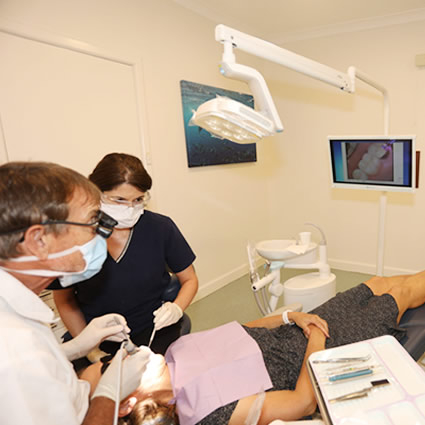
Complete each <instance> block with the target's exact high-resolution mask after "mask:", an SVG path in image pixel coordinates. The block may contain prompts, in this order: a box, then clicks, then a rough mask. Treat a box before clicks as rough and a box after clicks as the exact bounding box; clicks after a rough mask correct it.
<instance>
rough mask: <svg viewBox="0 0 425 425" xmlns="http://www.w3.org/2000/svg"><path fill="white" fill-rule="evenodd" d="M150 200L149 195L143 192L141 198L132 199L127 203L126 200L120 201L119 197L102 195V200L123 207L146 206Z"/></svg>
mask: <svg viewBox="0 0 425 425" xmlns="http://www.w3.org/2000/svg"><path fill="white" fill-rule="evenodd" d="M150 199H151V194H150V193H149V192H145V193H144V194H143V195H142V196H139V197H138V198H136V199H134V200H133V201H127V199H121V198H120V197H119V196H109V195H105V194H104V193H103V194H102V200H103V201H108V202H109V203H113V204H117V205H125V206H126V207H135V206H137V205H143V206H146V205H147V203H148V202H149V200H150Z"/></svg>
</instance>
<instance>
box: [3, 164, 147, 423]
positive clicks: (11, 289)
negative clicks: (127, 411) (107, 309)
mask: <svg viewBox="0 0 425 425" xmlns="http://www.w3.org/2000/svg"><path fill="white" fill-rule="evenodd" d="M99 206H100V193H99V191H98V189H97V188H96V187H95V186H94V185H93V184H92V183H90V182H89V181H88V180H87V179H86V178H85V177H83V176H82V175H80V174H79V173H77V172H75V171H72V170H70V169H68V168H64V167H62V166H59V165H56V164H51V163H41V162H40V163H37V162H33V163H30V162H11V163H7V164H4V165H2V166H0V382H1V388H2V390H1V397H0V423H2V424H6V423H15V424H24V423H25V424H40V425H57V424H61V425H68V424H69V425H74V424H75V425H76V424H85V425H89V424H90V425H91V424H95V425H97V424H112V422H113V414H114V406H115V401H116V400H115V397H116V395H115V390H114V389H115V387H116V375H115V373H114V371H116V369H117V368H118V367H119V366H120V363H121V362H122V380H121V394H120V398H124V397H126V396H128V395H129V394H130V393H131V392H133V391H134V390H135V389H136V388H137V386H138V385H139V383H140V379H141V376H142V373H143V371H144V369H145V368H146V363H147V361H148V358H149V350H140V351H139V352H138V353H136V354H135V355H133V356H129V357H127V358H123V356H120V357H118V356H116V357H115V358H114V360H113V362H112V363H113V364H114V365H115V366H114V367H112V368H111V371H110V372H108V371H107V373H105V374H104V375H103V376H102V378H101V379H100V381H99V383H98V384H97V386H96V388H94V387H91V384H90V382H88V381H85V380H83V379H78V377H77V375H76V374H75V372H74V369H73V367H72V364H71V363H70V361H69V360H73V359H76V358H78V357H81V356H85V355H86V354H87V353H88V352H89V351H91V350H92V349H93V348H94V347H95V346H96V345H98V344H99V343H100V342H101V341H103V340H105V339H107V338H108V339H111V340H114V341H121V340H123V338H124V337H125V335H126V332H127V331H128V328H127V326H126V322H125V319H124V318H123V317H122V316H120V315H118V314H109V315H107V316H102V317H99V318H97V319H95V320H93V321H91V322H90V323H89V324H88V326H87V327H86V328H85V329H84V331H83V332H81V333H80V335H79V336H78V337H77V338H74V339H73V340H72V341H70V342H68V343H65V344H62V345H60V344H58V343H57V341H56V339H55V336H54V335H53V333H52V331H51V329H50V324H52V323H53V322H54V314H53V312H52V311H51V310H50V308H49V307H48V306H47V305H46V304H45V303H44V302H43V301H42V300H41V299H40V298H39V297H38V295H39V294H40V292H41V291H42V290H43V289H45V288H46V287H47V286H48V285H49V284H50V283H51V282H52V281H53V280H54V279H56V278H59V280H60V282H61V285H63V286H68V285H71V284H74V283H76V282H79V281H81V280H84V279H88V278H89V277H91V276H93V275H95V274H96V273H97V272H98V271H99V270H100V268H101V267H102V264H103V262H104V260H105V258H106V238H107V237H108V236H109V235H110V234H111V233H112V230H113V227H114V225H115V224H116V222H115V220H113V219H111V217H109V216H107V215H106V214H104V213H101V212H100V211H99ZM90 394H91V402H90V400H89V396H90ZM118 401H119V400H118Z"/></svg>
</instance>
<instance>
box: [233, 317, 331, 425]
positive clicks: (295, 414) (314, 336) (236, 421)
mask: <svg viewBox="0 0 425 425" xmlns="http://www.w3.org/2000/svg"><path fill="white" fill-rule="evenodd" d="M325 341H326V337H325V335H324V334H323V332H322V331H321V330H320V329H319V328H317V327H316V326H313V325H310V338H309V340H308V345H307V349H306V352H305V355H304V362H303V365H302V368H301V371H300V375H299V377H298V381H297V385H296V388H295V390H294V391H289V390H287V391H269V392H267V393H266V398H265V401H264V405H263V408H262V411H261V416H260V419H259V421H258V425H267V424H270V422H272V421H274V420H275V419H281V420H288V421H289V420H297V419H300V418H302V417H303V416H307V415H311V414H312V413H313V412H314V410H315V409H316V399H315V397H314V391H313V387H312V385H311V382H310V378H309V376H308V372H307V366H306V361H307V359H308V357H309V355H310V354H312V353H314V352H316V351H319V350H323V349H324V348H325ZM255 399H256V396H250V397H245V398H243V399H241V400H239V402H238V404H237V405H236V409H235V411H234V412H233V414H232V416H231V418H230V421H229V425H243V424H244V423H245V419H246V418H247V416H248V413H249V409H250V407H251V405H252V404H253V403H254V401H255Z"/></svg>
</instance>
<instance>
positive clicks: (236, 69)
mask: <svg viewBox="0 0 425 425" xmlns="http://www.w3.org/2000/svg"><path fill="white" fill-rule="evenodd" d="M215 39H216V41H219V42H220V43H222V44H223V46H224V51H223V57H222V61H221V63H220V72H221V73H222V74H223V75H224V76H225V77H228V78H232V79H235V80H240V81H244V82H246V83H247V84H248V85H249V87H250V89H251V91H252V93H253V95H254V100H255V104H256V106H257V111H256V110H254V109H252V108H249V107H247V106H246V105H243V104H241V103H239V102H236V101H234V100H232V99H228V98H223V97H221V98H220V97H218V98H216V99H211V100H209V101H207V102H205V103H203V104H202V105H200V106H199V108H198V109H197V111H195V112H194V114H193V117H192V120H191V123H192V124H194V125H198V126H199V127H202V128H204V129H205V130H207V131H209V132H210V133H212V134H213V135H214V136H216V137H219V138H222V139H223V138H226V139H229V140H232V141H233V142H236V143H253V142H256V141H258V140H261V139H262V138H263V137H267V136H271V135H274V134H275V133H277V132H281V131H283V125H282V122H281V120H280V118H279V114H278V113H277V110H276V107H275V104H274V102H273V99H272V96H271V94H270V91H269V89H268V87H267V84H266V82H265V80H264V78H263V76H262V75H261V74H260V73H259V72H258V71H257V70H255V69H253V68H250V67H248V66H245V65H241V64H238V63H236V58H235V54H234V49H239V50H242V51H244V52H246V53H249V54H252V55H254V56H258V57H260V58H263V59H266V60H269V61H271V62H275V63H277V64H279V65H282V66H285V67H287V68H289V69H292V70H294V71H297V72H301V73H302V74H305V75H307V76H309V77H312V78H315V79H317V80H320V81H323V82H325V83H328V84H330V85H333V86H335V87H338V88H339V89H341V90H343V91H346V92H348V93H353V92H354V90H355V79H356V78H358V79H360V80H362V81H364V82H365V83H367V84H369V85H371V86H372V87H374V88H376V89H377V90H379V91H380V92H381V93H382V94H383V95H384V127H385V134H388V122H389V118H388V116H389V108H388V98H387V92H386V90H385V88H383V87H382V86H380V85H379V84H377V83H375V82H374V81H373V80H372V79H371V78H370V77H369V76H367V75H366V74H364V73H361V72H360V71H358V70H356V69H355V68H354V67H349V68H348V71H347V73H343V72H341V71H338V70H336V69H333V68H331V67H329V66H326V65H323V64H321V63H319V62H316V61H314V60H312V59H309V58H306V57H304V56H301V55H298V54H296V53H293V52H291V51H289V50H286V49H283V48H281V47H279V46H276V45H275V44H272V43H270V42H268V41H265V40H261V39H259V38H256V37H253V36H251V35H248V34H245V33H243V32H240V31H237V30H235V29H233V28H229V27H226V26H225V25H217V27H216V29H215Z"/></svg>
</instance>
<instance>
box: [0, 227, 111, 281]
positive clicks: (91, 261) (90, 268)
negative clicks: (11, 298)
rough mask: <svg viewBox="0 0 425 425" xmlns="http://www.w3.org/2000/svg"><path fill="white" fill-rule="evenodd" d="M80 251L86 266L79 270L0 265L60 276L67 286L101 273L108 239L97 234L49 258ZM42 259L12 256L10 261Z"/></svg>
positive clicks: (28, 273)
mask: <svg viewBox="0 0 425 425" xmlns="http://www.w3.org/2000/svg"><path fill="white" fill-rule="evenodd" d="M76 251H80V252H81V254H82V255H83V258H84V261H85V262H86V266H85V267H84V269H83V270H81V271H79V272H64V271H59V270H43V269H34V270H15V269H10V268H6V267H0V268H2V269H4V270H8V271H13V272H15V273H20V274H27V275H31V276H45V277H59V282H60V284H61V285H62V286H63V287H64V288H66V287H67V286H70V285H73V284H74V283H78V282H81V281H83V280H87V279H90V278H91V277H92V276H94V275H95V274H97V273H99V271H100V270H101V269H102V265H103V263H104V262H105V260H106V255H107V245H106V239H105V238H103V237H102V236H100V235H96V236H95V237H94V238H93V239H91V240H89V241H88V242H87V243H85V244H84V245H75V246H73V247H71V248H68V249H65V250H64V251H60V252H55V253H54V254H49V255H48V256H47V259H49V260H52V259H55V258H61V257H65V256H66V255H69V254H72V253H73V252H76ZM39 260H40V259H39V258H38V257H36V256H29V255H28V256H22V257H18V258H11V259H9V260H8V261H12V262H16V263H23V262H28V261H39Z"/></svg>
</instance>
